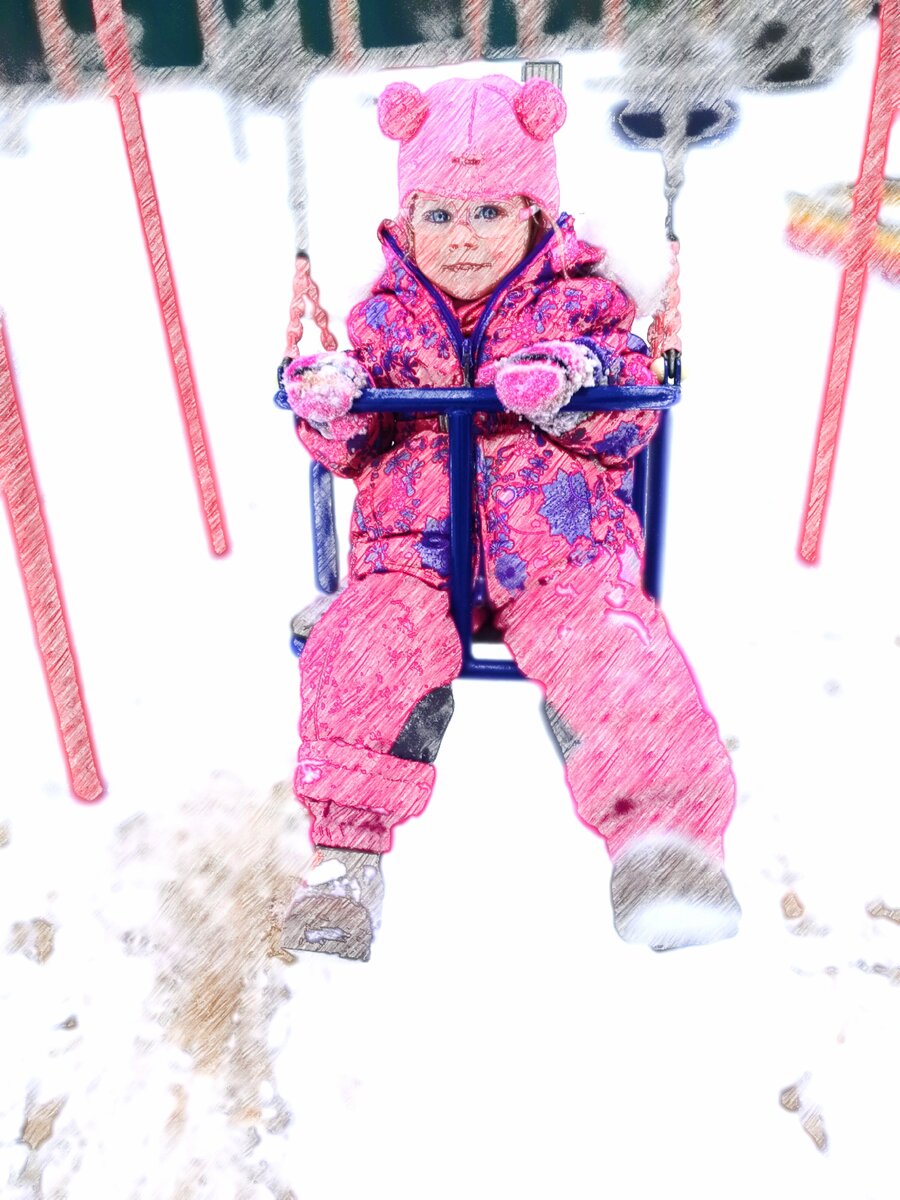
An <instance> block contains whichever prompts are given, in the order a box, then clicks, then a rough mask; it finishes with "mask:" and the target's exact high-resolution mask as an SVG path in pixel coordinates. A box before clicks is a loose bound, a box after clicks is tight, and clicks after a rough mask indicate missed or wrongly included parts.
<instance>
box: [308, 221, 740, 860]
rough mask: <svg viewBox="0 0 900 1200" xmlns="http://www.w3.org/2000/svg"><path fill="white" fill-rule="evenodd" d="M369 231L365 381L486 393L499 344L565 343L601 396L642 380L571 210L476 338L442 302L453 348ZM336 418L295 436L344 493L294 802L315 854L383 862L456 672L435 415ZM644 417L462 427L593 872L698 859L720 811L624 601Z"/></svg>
mask: <svg viewBox="0 0 900 1200" xmlns="http://www.w3.org/2000/svg"><path fill="white" fill-rule="evenodd" d="M379 236H380V238H381V241H382V245H383V249H384V255H385V260H386V267H385V271H384V273H383V275H382V276H381V277H380V279H379V280H378V282H377V283H376V285H375V287H374V288H373V291H372V295H371V296H370V297H369V299H367V300H365V301H364V302H362V303H361V304H359V305H357V306H356V307H355V308H354V309H353V311H352V313H351V314H350V318H349V322H348V329H349V335H350V339H351V341H352V343H353V347H354V351H353V354H354V357H355V358H356V359H357V360H358V362H359V363H360V364H361V365H362V366H363V367H364V368H365V370H366V371H367V372H368V374H369V376H370V378H371V380H372V383H373V385H374V386H376V387H405V386H408V387H430V386H441V387H461V386H466V385H473V386H486V385H489V384H491V383H492V381H493V377H494V370H495V366H496V364H497V363H498V361H499V360H500V359H502V358H504V357H506V356H508V355H510V354H511V353H513V352H514V351H516V350H520V349H522V348H524V347H525V346H528V345H532V344H534V343H536V342H541V341H549V340H575V339H586V340H587V344H588V345H589V346H590V348H591V349H592V350H593V351H594V353H595V354H596V355H597V357H598V358H599V359H600V361H601V362H602V363H603V366H604V368H605V370H606V372H607V376H608V382H609V383H611V384H618V385H621V384H638V385H640V384H653V383H655V379H654V378H653V376H652V373H651V371H650V366H649V359H648V357H647V355H646V353H645V352H646V346H645V345H644V343H643V342H642V341H641V340H640V339H639V338H637V337H635V336H634V335H632V334H631V333H630V332H629V330H630V327H631V323H632V320H633V317H634V306H633V304H632V302H631V301H630V300H629V299H628V297H627V296H626V295H625V294H624V293H623V292H622V291H621V290H620V289H619V288H618V287H617V286H616V285H615V284H613V283H611V282H610V281H608V280H606V279H603V278H602V277H600V276H599V275H597V274H595V273H593V272H595V271H596V269H597V263H598V262H599V261H600V260H601V258H602V252H601V251H599V250H597V249H596V248H594V247H591V246H588V245H586V244H585V243H582V242H580V241H579V240H578V239H577V237H576V235H575V232H574V228H573V221H572V219H571V218H569V217H565V216H563V217H562V218H561V219H560V221H559V222H558V225H557V228H556V229H555V230H554V231H552V232H551V233H549V234H546V235H545V236H544V237H543V238H542V239H541V240H540V242H539V243H538V245H537V246H536V247H535V248H534V250H532V252H531V253H530V254H529V255H528V256H527V257H526V258H525V259H524V260H523V261H522V263H520V264H519V266H518V267H517V268H516V269H515V270H514V271H513V272H512V273H511V274H510V275H508V276H507V277H506V278H505V279H504V280H503V281H502V282H501V283H500V284H499V286H498V287H497V289H496V290H495V292H494V293H493V294H492V295H491V296H490V297H489V298H488V299H487V300H486V301H485V302H483V304H482V305H477V304H476V305H475V306H474V308H475V310H476V311H477V310H478V309H479V308H480V315H478V317H477V321H476V322H475V324H474V326H473V325H472V319H473V315H474V314H473V312H472V309H473V305H468V306H462V308H461V310H460V311H461V313H463V314H464V315H465V316H466V317H467V318H468V319H467V320H466V322H465V328H466V329H467V331H468V332H467V334H464V333H463V329H462V328H461V326H460V323H459V320H458V319H457V313H458V309H457V307H456V306H454V303H453V302H452V301H451V300H449V299H448V298H447V297H446V296H444V295H443V294H442V293H441V292H439V291H438V290H437V288H436V287H435V286H434V285H433V284H432V283H430V282H429V281H428V280H427V279H426V278H425V277H424V276H423V275H422V274H421V272H419V270H418V269H417V268H416V266H415V264H414V263H413V262H412V260H411V258H410V257H409V255H408V253H407V248H406V246H405V244H404V242H403V239H402V233H401V230H400V228H399V227H398V226H395V225H393V224H392V223H390V222H385V223H384V225H383V226H382V227H381V229H380V231H379ZM344 420H346V421H349V422H351V425H350V426H345V427H344V428H350V429H352V434H351V436H349V437H348V438H346V439H345V440H341V439H340V437H336V438H329V437H326V436H323V434H322V433H320V432H317V431H316V430H315V429H314V428H313V427H312V426H310V425H309V424H307V423H306V422H304V421H299V422H298V433H299V436H300V439H301V440H302V442H303V443H304V445H305V446H306V447H307V449H308V450H309V451H310V453H311V454H312V455H313V456H314V457H315V458H316V459H318V461H319V462H321V463H323V464H324V465H325V466H327V467H329V468H330V469H331V470H332V471H334V472H336V473H337V474H338V475H343V476H348V477H352V478H353V479H355V481H356V484H357V488H358V495H357V500H356V504H355V508H354V513H353V523H352V531H351V539H352V542H351V551H350V581H349V585H348V587H347V589H346V590H345V591H344V592H343V594H342V595H341V596H340V597H339V598H338V599H337V600H336V601H335V602H334V603H333V604H332V605H331V607H330V608H329V609H328V611H327V612H326V614H325V615H324V616H323V617H322V618H321V620H320V621H319V622H318V623H317V624H316V626H315V627H314V629H313V631H312V633H311V635H310V637H309V640H308V643H307V645H306V648H305V650H304V652H303V654H302V656H301V658H300V676H301V701H302V715H301V721H300V735H301V746H300V753H299V757H298V766H297V772H296V776H295V789H296V793H297V796H298V798H299V799H300V800H301V801H302V802H303V803H304V805H305V806H306V807H307V809H308V810H309V812H310V814H311V816H312V831H311V833H312V840H313V842H314V843H315V844H317V845H322V846H335V847H343V848H348V849H353V850H368V851H376V852H382V851H385V850H388V849H389V848H390V846H391V830H392V829H393V827H394V826H395V825H397V824H399V823H400V822H402V821H405V820H406V819H407V818H409V817H411V816H416V815H418V814H419V813H420V812H422V810H423V809H424V808H425V805H426V804H427V802H428V798H429V796H430V794H431V791H432V788H433V785H434V779H435V769H434V767H433V765H432V760H433V758H434V754H435V753H436V746H437V743H439V741H440V735H441V734H442V732H443V727H444V725H445V724H446V721H447V720H448V719H449V711H448V710H449V708H450V704H449V703H448V696H449V694H448V691H447V689H448V686H449V684H450V683H451V681H452V680H453V679H454V678H455V676H456V675H457V673H458V671H459V668H460V663H461V653H460V643H459V638H458V636H457V633H456V629H455V627H454V624H453V621H452V619H451V616H450V610H449V592H448V584H447V579H448V575H449V537H448V512H449V486H448V485H449V474H448V437H447V434H446V433H445V432H444V431H443V430H442V428H441V424H440V421H439V419H438V418H436V417H434V418H432V417H415V418H411V419H407V418H401V417H399V416H398V417H395V416H393V415H380V414H378V415H371V416H367V417H366V418H365V419H364V420H362V419H361V418H359V417H351V418H344ZM656 420H657V418H656V415H655V414H654V413H652V412H629V413H598V414H594V415H587V416H586V417H585V419H583V420H581V421H580V422H579V423H578V424H577V425H576V426H575V427H574V428H572V429H570V430H569V431H567V432H564V433H560V434H559V435H557V436H551V435H550V434H548V433H545V432H543V431H542V430H541V429H539V428H537V427H535V426H534V425H532V424H530V423H529V422H527V421H524V420H522V419H520V418H519V417H517V416H515V415H513V414H507V413H503V414H482V415H481V416H479V417H478V418H477V419H476V431H477V443H476V446H477V462H476V499H477V544H478V553H479V559H480V563H481V567H482V569H483V571H484V576H485V580H486V586H487V598H488V603H489V605H490V607H491V608H492V610H493V620H494V623H495V625H496V626H497V627H498V628H499V629H500V630H501V631H502V632H503V634H504V638H505V641H506V643H507V645H508V646H509V648H510V650H511V651H512V654H513V656H514V658H515V660H516V662H517V663H518V665H519V667H520V668H521V670H522V671H523V673H524V674H525V675H526V676H528V677H529V678H530V679H533V680H536V681H538V682H539V683H541V684H542V685H543V687H544V689H545V691H546V711H547V715H548V719H549V722H550V725H551V728H552V729H553V732H554V734H555V736H556V738H557V741H558V742H559V745H560V749H561V751H562V753H563V757H564V760H565V770H566V779H567V782H568V785H569V788H570V790H571V792H572V795H573V797H574V801H575V805H576V809H577V812H578V814H579V816H580V817H581V819H582V820H583V821H584V822H585V823H586V824H587V825H589V826H590V827H592V828H593V829H595V830H596V831H597V832H598V833H599V834H600V835H601V836H602V837H603V838H605V839H606V843H607V847H608V850H609V852H610V854H611V855H612V856H613V857H615V856H616V855H617V854H618V853H619V852H620V851H621V850H622V849H623V847H624V846H625V845H626V844H627V843H628V842H629V841H630V840H631V839H633V838H634V837H636V836H639V835H642V834H646V833H655V832H659V833H663V832H667V833H679V834H683V835H685V836H687V837H691V838H694V839H697V840H699V841H700V842H701V843H702V844H704V845H705V846H706V847H707V849H708V850H709V851H710V852H711V853H713V854H714V855H716V856H717V857H718V856H721V854H722V846H721V837H722V832H723V830H724V828H725V825H726V824H727V821H728V818H729V815H730V813H731V810H732V807H733V803H734V780H733V776H732V772H731V765H730V761H729V758H728V755H727V753H726V751H725V749H724V747H723V746H722V744H721V742H720V740H719V737H718V733H717V729H716V725H715V722H714V721H713V719H712V717H711V716H710V715H709V713H708V712H707V711H706V709H705V707H704V704H703V701H702V699H701V696H700V694H699V691H698V689H697V686H696V683H695V681H694V679H693V677H692V675H691V672H690V669H689V667H688V666H687V664H686V662H685V661H684V658H683V657H682V654H681V652H680V650H679V648H678V646H677V645H676V643H675V642H674V640H673V639H672V637H671V635H670V633H669V630H668V628H667V625H666V622H665V619H664V618H663V616H662V614H661V613H660V612H659V610H658V609H657V607H656V605H655V604H654V603H653V602H652V601H651V600H650V599H648V598H647V597H646V596H645V595H644V594H643V592H642V591H641V587H640V570H641V558H642V551H643V543H642V537H641V530H640V525H639V523H638V519H637V516H636V514H635V512H634V511H633V509H632V508H631V507H630V505H629V503H628V499H629V489H630V482H631V470H630V465H629V463H630V460H631V459H632V458H633V456H634V455H635V454H636V453H637V452H638V451H639V450H640V449H641V448H642V447H643V446H644V445H645V444H646V443H647V441H648V440H649V438H650V436H651V434H652V432H653V430H654V428H655V424H656ZM341 428H342V426H341V423H340V422H336V423H335V425H334V426H333V429H332V432H339V431H340V430H341ZM484 686H497V685H496V684H495V685H490V684H485V685H484ZM429 730H430V732H429ZM435 732H436V736H435ZM503 749H504V750H505V749H506V748H503ZM501 752H503V750H501Z"/></svg>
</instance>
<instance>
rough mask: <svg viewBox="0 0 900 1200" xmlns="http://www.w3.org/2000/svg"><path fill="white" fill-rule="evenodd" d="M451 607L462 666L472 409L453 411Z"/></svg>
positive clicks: (467, 609)
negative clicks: (460, 651)
mask: <svg viewBox="0 0 900 1200" xmlns="http://www.w3.org/2000/svg"><path fill="white" fill-rule="evenodd" d="M448 427H449V431H450V608H451V611H452V613H453V620H454V621H455V622H456V628H457V632H458V633H459V640H460V642H461V643H462V652H463V665H464V666H466V665H468V663H469V660H470V659H471V657H472V526H473V524H474V512H475V510H474V504H473V495H472V466H473V458H474V452H475V430H474V427H473V417H472V414H471V412H451V413H450V415H449V420H448Z"/></svg>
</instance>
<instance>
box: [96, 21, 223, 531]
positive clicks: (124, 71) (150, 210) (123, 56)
mask: <svg viewBox="0 0 900 1200" xmlns="http://www.w3.org/2000/svg"><path fill="white" fill-rule="evenodd" d="M93 8H94V16H95V19H96V22H97V38H98V40H99V42H100V48H101V50H102V52H103V58H104V61H105V63H106V71H107V74H108V75H109V79H110V82H111V84H112V89H113V99H114V100H115V103H116V108H117V110H118V114H119V125H120V127H121V130H122V137H123V139H124V142H125V152H126V154H127V156H128V168H129V171H130V172H131V182H132V187H133V189H134V197H135V200H136V201H137V205H138V211H139V213H140V218H141V227H142V229H143V234H144V244H145V245H146V248H147V257H148V259H149V260H150V267H151V270H152V272H153V280H154V283H155V286H156V295H157V300H158V303H159V311H160V316H161V317H162V322H163V326H164V328H165V331H166V338H167V341H168V347H169V360H170V363H171V366H172V373H173V375H174V377H175V385H176V387H177V389H178V394H179V397H180V399H181V412H182V417H183V420H184V427H185V433H186V434H187V439H188V444H189V446H190V450H191V455H192V458H193V465H194V478H195V480H196V484H197V490H198V493H199V497H200V504H201V507H202V509H203V514H204V518H205V521H206V531H207V537H208V540H209V545H210V549H211V550H212V552H213V554H227V553H228V550H229V549H230V547H229V542H228V532H227V530H226V527H225V517H224V514H223V512H222V504H221V500H220V498H219V488H218V483H217V481H216V474H215V469H214V467H213V462H212V456H211V454H210V451H209V447H208V443H207V435H206V428H205V425H204V421H203V413H202V411H201V409H200V400H199V398H198V395H197V385H196V381H195V379H194V368H193V364H192V362H191V355H190V350H189V348H188V343H187V337H186V335H185V331H184V322H183V320H182V316H181V308H180V306H179V303H178V293H177V291H176V288H175V279H174V277H173V275H172V268H171V266H170V255H169V248H168V246H167V244H166V235H165V230H164V228H163V222H162V213H161V212H160V207H159V199H158V197H157V194H156V185H155V183H154V181H153V171H152V168H151V164H150V155H149V152H148V150H147V139H146V137H145V135H144V127H143V123H142V121H141V109H140V104H139V102H138V96H137V83H136V81H135V78H134V70H133V67H132V62H131V52H130V50H129V48H128V38H127V35H126V31H125V20H124V17H123V15H122V5H121V0H93Z"/></svg>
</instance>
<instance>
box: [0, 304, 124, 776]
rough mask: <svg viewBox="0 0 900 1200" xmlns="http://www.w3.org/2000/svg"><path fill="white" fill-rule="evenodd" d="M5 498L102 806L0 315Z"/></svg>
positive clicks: (42, 632)
mask: <svg viewBox="0 0 900 1200" xmlns="http://www.w3.org/2000/svg"><path fill="white" fill-rule="evenodd" d="M0 491H2V493H3V500H4V503H5V505H6V511H7V515H8V517H9V524H10V529H11V530H12V535H13V539H14V541H15V543H16V556H17V558H18V561H19V570H20V571H21V574H22V583H23V585H24V587H25V593H26V595H27V597H28V604H29V607H30V609H31V623H32V626H33V628H34V636H35V640H36V641H37V646H38V651H39V652H40V655H41V662H42V664H43V668H44V678H45V679H46V681H47V688H48V691H49V692H50V699H51V701H52V702H53V707H54V708H55V709H56V728H57V731H58V732H59V738H60V743H61V745H62V751H63V755H64V757H65V760H66V770H67V772H68V776H69V784H70V786H71V789H72V792H73V793H74V795H75V796H77V797H78V799H79V800H99V799H100V797H101V796H102V795H103V793H104V790H105V788H104V784H103V781H102V780H101V778H100V774H99V771H98V767H97V754H96V751H95V750H94V743H93V738H92V736H91V727H90V722H89V720H88V714H87V709H86V708H85V704H84V699H83V694H82V689H81V679H80V677H79V673H78V662H77V660H76V658H75V651H74V650H73V648H72V637H71V634H70V633H69V623H68V621H67V619H66V611H65V606H64V604H63V597H62V588H61V585H60V581H59V575H58V573H57V570H56V562H55V560H54V557H53V547H52V545H51V542H50V531H49V529H48V528H47V521H46V518H45V517H44V508H43V505H42V504H41V493H40V490H39V489H38V485H37V479H36V478H35V474H34V467H33V465H32V458H31V451H30V449H29V446H28V435H27V433H26V431H25V423H24V421H23V419H22V410H21V406H20V404H19V397H18V394H17V389H16V381H15V376H14V374H13V368H12V355H11V354H10V351H9V345H8V343H7V340H6V329H5V325H4V321H3V316H2V313H0Z"/></svg>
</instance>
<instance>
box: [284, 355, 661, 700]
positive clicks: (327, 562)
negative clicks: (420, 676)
mask: <svg viewBox="0 0 900 1200" xmlns="http://www.w3.org/2000/svg"><path fill="white" fill-rule="evenodd" d="M665 370H666V374H665V377H664V381H663V383H662V384H660V385H659V386H657V387H591V388H583V389H582V390H581V391H579V392H576V393H575V395H574V396H573V397H572V399H571V401H570V402H569V404H568V405H567V406H566V408H565V409H564V410H563V411H566V412H568V411H573V412H634V411H640V410H643V411H648V410H656V411H658V412H659V414H660V420H659V424H658V426H657V428H656V430H655V432H654V434H653V437H652V439H651V440H650V443H649V444H648V445H647V446H646V447H645V448H644V449H643V450H642V451H641V453H640V454H639V455H637V456H636V458H635V460H634V485H633V492H632V507H633V508H634V510H635V512H636V513H637V516H638V520H639V521H640V523H641V528H642V529H643V531H644V543H645V557H644V573H643V586H644V591H645V592H647V594H648V595H650V596H652V597H653V598H654V599H655V600H659V598H660V593H661V589H662V567H663V546H664V540H665V513H666V494H667V482H668V448H669V411H668V410H669V409H670V408H672V407H673V406H674V405H675V404H677V403H678V402H679V400H680V399H681V355H680V354H679V353H677V352H674V351H670V352H668V354H667V355H666V357H665ZM351 411H352V412H356V413H377V412H384V413H402V414H404V415H405V416H412V415H414V414H418V415H425V414H439V415H443V416H446V418H447V427H448V433H449V439H450V464H449V465H450V609H451V612H452V614H453V620H454V622H455V623H456V628H457V630H458V632H459V638H460V642H461V643H462V654H463V661H462V669H461V670H460V673H459V677H460V678H463V679H523V678H524V676H523V675H522V673H521V671H520V670H519V668H518V667H517V666H516V664H515V663H514V662H507V661H505V660H501V659H483V658H476V657H475V656H474V655H473V653H472V608H473V594H474V590H475V583H476V581H475V579H474V577H473V572H472V568H471V563H472V560H473V553H472V552H473V527H474V523H475V520H474V519H475V496H474V486H473V485H474V471H475V425H474V419H475V414H476V413H479V412H497V413H499V412H503V411H504V409H503V407H502V406H501V404H500V402H499V400H498V399H497V395H496V392H495V391H494V389H493V388H367V389H366V390H365V391H364V392H363V393H362V395H361V396H360V398H359V399H358V400H357V401H356V403H355V404H354V405H353V408H352V410H351ZM310 500H311V508H312V518H313V558H314V569H315V578H316V585H317V587H318V588H319V590H320V591H322V592H325V593H333V592H336V591H337V590H338V540H337V527H336V523H335V514H334V480H333V477H332V475H331V472H330V471H329V470H328V469H327V468H326V467H323V466H322V465H321V464H320V463H317V462H313V463H312V465H311V467H310ZM292 648H293V650H294V652H295V653H296V654H298V655H299V654H300V652H301V651H302V649H303V641H302V640H301V639H300V638H298V637H296V636H295V637H294V638H293V639H292Z"/></svg>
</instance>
